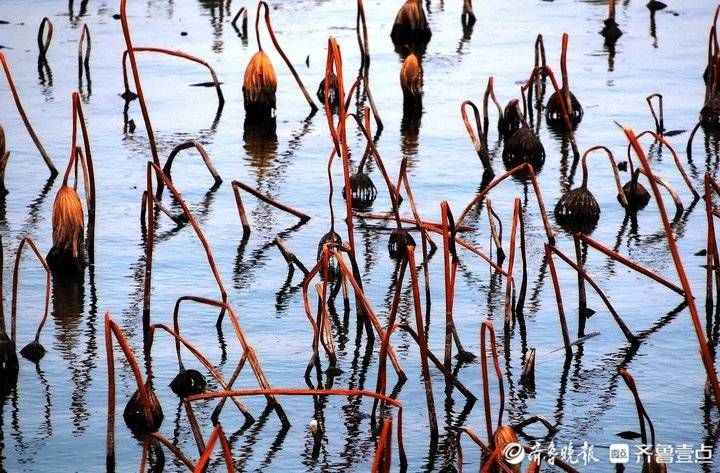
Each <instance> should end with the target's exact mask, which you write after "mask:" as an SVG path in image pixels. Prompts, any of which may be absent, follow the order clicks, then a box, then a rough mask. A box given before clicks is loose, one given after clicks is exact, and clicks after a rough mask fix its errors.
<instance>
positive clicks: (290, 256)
mask: <svg viewBox="0 0 720 473" xmlns="http://www.w3.org/2000/svg"><path fill="white" fill-rule="evenodd" d="M273 243H275V246H277V247H278V250H280V254H281V255H282V257H283V259H284V260H285V262H286V263H287V264H288V270H292V269H293V267H295V266H297V268H298V269H299V270H300V271H302V273H303V275H305V276H307V274H308V273H309V271H308V269H307V268H306V267H305V265H304V264H303V262H302V261H300V259H299V258H298V257H297V256H295V254H294V253H293V252H292V251H290V248H288V246H287V243H285V240H283V239H282V238H280V237H279V236H276V237H275V239H273Z"/></svg>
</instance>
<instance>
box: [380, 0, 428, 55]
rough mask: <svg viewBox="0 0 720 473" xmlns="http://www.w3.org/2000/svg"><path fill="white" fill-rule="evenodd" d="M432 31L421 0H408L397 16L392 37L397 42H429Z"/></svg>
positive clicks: (421, 43)
mask: <svg viewBox="0 0 720 473" xmlns="http://www.w3.org/2000/svg"><path fill="white" fill-rule="evenodd" d="M431 36H432V32H431V31H430V25H428V22H427V18H426V17H425V10H424V9H423V6H422V2H421V0H407V1H406V2H405V3H404V4H403V6H402V7H400V10H398V13H397V15H396V16H395V22H394V23H393V27H392V31H391V33H390V38H391V39H392V42H393V43H395V44H396V45H397V44H406V43H408V44H420V45H423V44H427V43H428V42H429V41H430V37H431Z"/></svg>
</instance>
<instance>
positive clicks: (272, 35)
mask: <svg viewBox="0 0 720 473" xmlns="http://www.w3.org/2000/svg"><path fill="white" fill-rule="evenodd" d="M263 7H264V8H265V15H264V17H265V25H266V26H267V30H268V33H269V34H270V39H271V40H272V43H273V46H275V50H276V51H277V52H278V54H280V56H281V57H282V59H283V61H285V64H286V65H287V67H288V69H290V72H291V73H292V75H293V77H294V78H295V82H297V85H298V87H300V91H301V92H302V93H303V95H304V96H305V100H307V103H308V105H310V110H311V113H314V112H316V111H317V109H318V107H317V105H315V102H313V99H312V97H310V94H309V93H308V91H307V89H306V88H305V85H303V83H302V80H301V79H300V76H299V75H298V73H297V71H296V70H295V68H294V67H293V65H292V63H291V62H290V59H288V57H287V55H286V54H285V52H284V51H283V50H282V48H281V47H280V43H278V41H277V38H275V32H274V31H273V28H272V23H270V7H269V6H268V4H267V3H266V2H264V1H260V2H258V7H257V13H256V16H255V36H256V37H257V43H258V48H259V49H260V50H261V51H262V45H261V44H260V29H259V27H258V26H259V22H260V9H261V8H263Z"/></svg>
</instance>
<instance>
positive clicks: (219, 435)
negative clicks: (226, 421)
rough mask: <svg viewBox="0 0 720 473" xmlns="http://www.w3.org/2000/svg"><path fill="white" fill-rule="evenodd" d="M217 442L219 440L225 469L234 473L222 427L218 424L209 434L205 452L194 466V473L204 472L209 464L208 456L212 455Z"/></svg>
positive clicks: (229, 472) (228, 446)
mask: <svg viewBox="0 0 720 473" xmlns="http://www.w3.org/2000/svg"><path fill="white" fill-rule="evenodd" d="M218 440H220V446H221V448H222V452H223V458H224V459H225V466H226V467H227V471H228V473H234V472H235V466H234V464H233V458H232V452H231V451H230V445H229V444H228V441H227V437H225V432H223V429H222V426H221V425H220V424H217V425H215V428H214V429H213V431H212V434H210V438H209V439H208V442H207V446H206V447H205V451H204V452H203V454H202V456H201V457H200V459H199V460H198V462H197V465H196V466H195V469H194V470H193V472H194V473H204V472H205V470H206V469H207V466H208V463H209V462H210V455H212V452H213V449H214V448H215V444H216V443H217V441H218Z"/></svg>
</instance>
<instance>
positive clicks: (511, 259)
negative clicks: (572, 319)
mask: <svg viewBox="0 0 720 473" xmlns="http://www.w3.org/2000/svg"><path fill="white" fill-rule="evenodd" d="M520 212H522V209H521V203H520V199H519V198H518V197H515V201H514V204H513V217H512V225H511V226H510V241H509V242H508V246H509V247H510V250H509V251H510V254H509V256H508V267H507V274H508V276H507V282H506V286H505V324H506V325H507V324H509V323H510V322H511V321H512V319H513V317H514V316H513V305H512V292H513V288H514V286H515V282H514V276H513V269H514V267H515V248H516V246H517V245H516V239H517V238H516V236H517V229H518V226H519V224H520Z"/></svg>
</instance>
